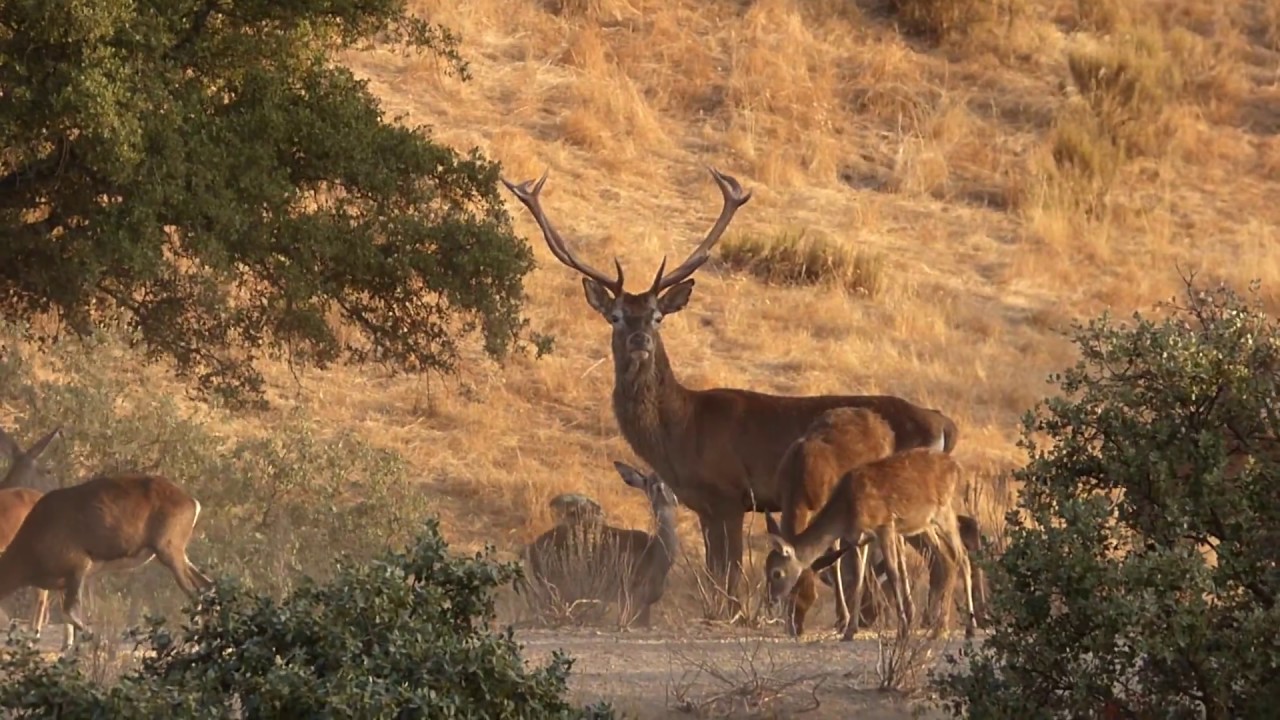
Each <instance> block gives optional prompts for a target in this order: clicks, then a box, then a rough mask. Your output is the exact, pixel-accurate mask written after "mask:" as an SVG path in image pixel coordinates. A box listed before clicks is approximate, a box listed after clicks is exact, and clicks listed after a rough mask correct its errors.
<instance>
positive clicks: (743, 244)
mask: <svg viewBox="0 0 1280 720" xmlns="http://www.w3.org/2000/svg"><path fill="white" fill-rule="evenodd" d="M720 259H721V260H722V261H723V262H724V263H725V265H727V266H728V267H730V268H733V269H735V270H740V271H744V272H747V273H750V274H751V275H754V276H755V277H757V278H759V279H761V280H763V281H764V282H766V283H776V284H784V285H824V284H829V285H833V286H835V287H839V288H842V289H843V290H845V291H847V292H850V293H854V294H856V295H862V296H866V297H875V296H876V295H877V294H879V292H880V291H881V290H882V289H883V288H884V281H885V278H884V267H885V261H884V257H883V256H882V255H880V254H879V253H876V252H872V251H868V250H865V249H862V248H854V247H852V246H851V245H850V244H849V243H847V242H839V241H837V240H834V239H832V238H831V237H830V236H828V235H826V234H824V233H820V232H815V231H812V230H804V229H802V230H799V231H797V232H790V231H783V232H780V233H775V234H772V235H757V234H740V235H733V236H730V237H727V238H725V239H724V240H723V241H722V242H721V244H720Z"/></svg>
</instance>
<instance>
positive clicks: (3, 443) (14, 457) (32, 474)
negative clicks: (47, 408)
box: [0, 426, 62, 488]
mask: <svg viewBox="0 0 1280 720" xmlns="http://www.w3.org/2000/svg"><path fill="white" fill-rule="evenodd" d="M61 432H62V427H61V426H59V427H56V428H54V429H53V430H50V431H49V432H47V433H45V435H44V437H42V438H40V439H39V440H36V441H35V443H34V444H33V445H32V446H31V447H30V448H28V449H27V450H26V451H25V452H24V451H23V449H22V448H21V447H20V446H19V445H18V443H17V441H15V440H14V439H13V438H11V437H9V434H8V433H6V432H5V431H4V430H0V454H4V455H8V456H9V470H8V472H7V473H6V474H5V475H4V477H0V488H10V487H29V488H35V487H38V486H39V485H40V484H41V482H40V481H41V480H42V479H43V477H44V473H43V471H42V470H41V468H40V464H39V462H38V460H39V458H40V453H43V452H44V449H45V448H46V447H48V446H49V443H50V442H51V441H52V440H53V439H54V438H55V437H57V436H58V435H59V434H60V433H61Z"/></svg>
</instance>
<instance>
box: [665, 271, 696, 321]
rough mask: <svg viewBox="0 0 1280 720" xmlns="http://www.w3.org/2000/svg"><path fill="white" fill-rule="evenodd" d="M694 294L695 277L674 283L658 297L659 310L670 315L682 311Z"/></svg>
mask: <svg viewBox="0 0 1280 720" xmlns="http://www.w3.org/2000/svg"><path fill="white" fill-rule="evenodd" d="M692 294H693V278H689V279H688V280H685V281H683V282H678V283H676V284H675V285H672V286H671V288H670V289H668V290H667V291H666V292H665V293H663V294H662V297H660V298H658V312H660V313H662V314H663V315H670V314H671V313H674V312H680V311H681V310H683V309H684V306H685V305H687V304H689V296H690V295H692Z"/></svg>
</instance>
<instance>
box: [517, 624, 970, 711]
mask: <svg viewBox="0 0 1280 720" xmlns="http://www.w3.org/2000/svg"><path fill="white" fill-rule="evenodd" d="M516 639H517V640H518V641H519V642H521V643H522V644H523V645H524V647H525V657H526V658H527V659H529V660H531V661H543V662H545V661H546V660H547V659H549V658H550V656H551V653H552V651H554V650H556V649H561V650H564V651H565V652H567V653H568V654H569V655H570V656H572V657H573V658H574V659H575V662H574V665H573V670H572V673H571V675H570V686H571V687H572V688H573V690H574V692H575V693H576V695H577V699H578V700H579V701H581V702H592V701H595V700H599V699H607V700H610V701H612V702H613V703H614V705H615V707H617V708H619V709H621V710H623V711H624V712H625V713H626V714H627V715H628V716H630V717H637V718H641V719H642V720H648V719H649V718H678V717H695V718H696V717H765V718H774V717H778V718H786V717H796V716H798V717H812V718H827V717H851V716H853V715H854V714H856V716H857V717H860V718H868V719H869V720H889V719H894V720H896V719H898V718H910V717H913V715H912V706H911V703H909V702H908V701H906V700H905V699H903V698H901V697H900V696H898V695H897V694H894V693H885V692H880V691H878V690H876V689H875V688H876V687H877V685H878V680H877V674H876V660H877V656H878V651H877V647H878V643H877V641H876V640H875V638H874V637H873V636H871V635H866V636H864V637H861V638H859V639H857V640H855V641H854V642H852V643H842V642H838V641H837V640H836V639H835V637H834V635H827V636H824V637H821V638H815V639H806V640H805V641H801V642H797V641H795V640H791V639H789V638H784V637H779V636H777V634H776V633H773V632H769V631H764V632H760V631H756V632H751V633H748V632H746V631H743V632H733V631H729V630H723V629H719V630H717V629H711V628H699V629H695V630H692V631H688V630H685V631H681V632H680V633H679V634H678V635H677V634H676V633H673V632H671V631H669V630H657V631H631V632H614V631H601V630H591V629H557V630H522V631H517V633H516ZM960 642H961V641H960V638H959V637H958V636H957V637H953V638H949V639H948V640H947V641H946V643H945V644H942V645H939V646H937V647H936V648H935V654H934V662H933V663H932V664H936V663H938V662H940V661H941V653H939V652H936V651H937V650H941V651H948V650H949V651H952V652H954V651H955V650H956V649H957V648H958V647H959V646H960ZM923 677H924V676H923V675H921V678H923ZM919 717H926V718H934V717H938V718H940V717H943V716H942V715H941V714H939V713H935V712H925V713H924V714H922V715H919Z"/></svg>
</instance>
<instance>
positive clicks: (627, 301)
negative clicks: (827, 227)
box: [502, 168, 751, 372]
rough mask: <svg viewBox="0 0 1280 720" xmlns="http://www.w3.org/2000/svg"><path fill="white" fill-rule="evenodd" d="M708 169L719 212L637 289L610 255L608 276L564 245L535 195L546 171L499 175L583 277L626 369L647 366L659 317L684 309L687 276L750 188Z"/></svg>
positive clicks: (689, 284)
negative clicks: (672, 261) (682, 252)
mask: <svg viewBox="0 0 1280 720" xmlns="http://www.w3.org/2000/svg"><path fill="white" fill-rule="evenodd" d="M709 169H710V170H711V176H712V177H713V178H715V181H716V184H718V185H719V186H720V192H721V193H722V194H723V195H724V207H723V208H722V209H721V210H720V217H719V218H718V219H717V220H716V223H715V225H713V226H712V227H711V230H710V231H709V232H708V233H707V236H706V238H704V239H703V241H702V242H701V243H700V244H699V245H698V246H697V247H696V248H694V250H693V253H692V254H690V255H689V257H688V258H687V259H686V260H685V261H684V262H683V263H681V264H680V266H679V267H677V268H675V269H674V270H671V271H670V272H668V271H667V269H666V268H667V261H666V258H663V260H662V264H661V265H660V266H659V267H658V272H657V274H656V275H654V277H653V282H652V283H651V284H650V285H649V288H648V289H647V290H645V291H644V292H641V293H629V292H626V291H625V290H623V287H622V283H623V273H622V264H621V263H620V262H619V261H618V259H617V258H616V257H615V258H614V260H613V265H614V268H615V269H616V271H617V276H616V277H610V276H609V275H607V274H605V273H603V272H601V271H600V270H597V269H595V268H594V267H592V266H590V265H588V264H586V263H585V262H583V261H581V260H579V259H578V257H577V256H576V255H574V254H573V252H572V251H571V250H570V249H569V246H568V245H567V244H566V243H565V241H564V238H563V237H562V236H561V235H560V233H559V232H557V231H556V229H555V227H554V226H553V225H552V224H551V221H550V220H548V219H547V216H546V213H544V212H543V210H542V205H541V204H540V203H539V200H538V194H539V193H540V192H541V191H542V185H543V183H545V182H546V180H547V173H543V174H542V177H541V178H539V179H537V180H527V181H525V182H523V183H520V184H519V185H515V184H512V183H510V182H508V181H507V180H505V179H504V180H503V181H502V182H503V184H504V185H506V186H507V188H508V189H510V190H511V192H512V193H514V194H515V196H516V197H517V198H519V199H520V202H522V203H524V206H525V207H527V208H529V212H530V213H532V214H533V219H534V220H535V221H537V223H538V227H539V228H541V229H542V235H543V237H544V238H546V241H547V246H548V247H550V248H551V254H553V255H555V256H556V259H557V260H559V261H560V262H562V263H564V264H565V265H568V266H569V267H571V268H573V269H574V270H577V271H578V272H579V273H582V275H583V276H584V277H583V279H582V286H583V288H584V289H585V290H586V294H587V303H588V304H590V305H591V307H592V308H593V309H594V310H595V311H596V312H598V313H600V315H601V316H602V317H604V319H605V320H607V321H608V322H609V324H610V325H611V326H612V327H613V357H614V360H615V362H616V363H617V364H618V365H619V367H625V368H626V369H628V370H630V371H632V372H634V371H636V370H642V369H644V368H647V367H652V364H653V361H654V359H655V357H657V356H658V354H659V350H660V349H661V346H662V339H661V337H660V335H659V333H658V329H659V327H660V326H661V324H662V319H663V318H664V317H666V316H667V315H670V314H672V313H675V312H679V311H680V310H682V309H684V306H685V305H686V304H687V303H688V302H689V295H690V294H691V293H692V292H693V280H692V279H691V278H690V276H691V275H693V273H694V272H695V271H696V270H697V269H698V268H700V267H702V265H703V264H704V263H705V262H706V261H707V260H708V259H709V258H710V257H711V248H712V246H714V245H715V244H716V242H717V241H718V240H719V239H720V236H721V235H723V234H724V231H725V228H727V227H729V222H730V221H731V220H732V219H733V215H734V213H736V212H737V211H738V208H740V207H742V206H743V204H745V203H746V202H747V201H748V200H750V199H751V193H750V192H746V191H744V190H743V189H742V186H741V185H739V184H738V181H737V180H735V179H733V178H732V177H730V176H728V175H725V174H723V173H721V172H719V171H718V170H716V169H715V168H709Z"/></svg>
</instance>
